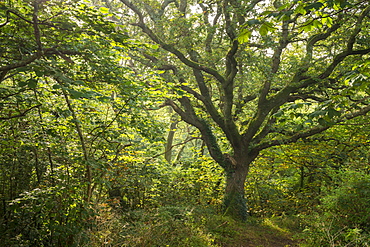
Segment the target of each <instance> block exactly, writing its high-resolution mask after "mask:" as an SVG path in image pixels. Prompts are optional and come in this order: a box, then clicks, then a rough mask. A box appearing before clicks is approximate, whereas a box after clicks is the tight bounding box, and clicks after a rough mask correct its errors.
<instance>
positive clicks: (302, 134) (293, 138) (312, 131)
mask: <svg viewBox="0 0 370 247" xmlns="http://www.w3.org/2000/svg"><path fill="white" fill-rule="evenodd" d="M369 111H370V105H368V106H366V107H364V108H362V109H360V110H358V111H355V112H352V113H348V114H345V115H344V116H343V117H342V118H340V119H338V120H337V121H335V124H341V123H343V122H345V121H347V120H350V119H353V118H356V117H359V116H363V115H366V114H367V113H368V112H369ZM330 127H331V126H329V125H327V126H322V125H319V126H316V127H313V128H311V129H308V130H306V131H303V132H299V133H296V134H295V135H293V136H291V137H289V138H282V139H278V140H273V141H267V142H263V143H261V144H259V145H258V146H256V147H255V149H256V150H258V151H261V150H263V149H266V148H269V147H273V146H279V145H283V144H289V143H294V142H297V141H298V140H299V139H301V138H305V137H310V136H313V135H315V134H319V133H321V132H323V131H325V130H327V129H329V128H330Z"/></svg>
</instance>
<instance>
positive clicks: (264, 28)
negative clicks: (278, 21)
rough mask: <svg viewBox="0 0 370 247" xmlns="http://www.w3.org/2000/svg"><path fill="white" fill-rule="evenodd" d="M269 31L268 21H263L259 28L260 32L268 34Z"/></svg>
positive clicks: (263, 34) (262, 34)
mask: <svg viewBox="0 0 370 247" xmlns="http://www.w3.org/2000/svg"><path fill="white" fill-rule="evenodd" d="M268 32H269V28H268V26H267V25H266V23H263V24H262V26H261V27H260V29H259V33H260V34H261V36H266V35H267V33H268Z"/></svg>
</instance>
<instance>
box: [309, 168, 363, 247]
mask: <svg viewBox="0 0 370 247" xmlns="http://www.w3.org/2000/svg"><path fill="white" fill-rule="evenodd" d="M347 175H348V174H347ZM350 175H351V176H352V177H351V180H350V181H348V182H346V183H343V184H342V185H341V186H338V188H336V189H335V190H333V191H332V192H331V193H330V194H329V195H328V196H326V197H324V198H323V199H322V200H321V203H322V204H321V205H320V207H318V211H317V212H316V214H314V215H311V216H307V217H306V218H305V220H306V222H307V224H308V226H307V227H306V229H305V231H304V233H303V235H304V237H305V239H306V240H307V242H308V243H309V246H323V247H324V246H370V177H369V176H358V175H356V174H350Z"/></svg>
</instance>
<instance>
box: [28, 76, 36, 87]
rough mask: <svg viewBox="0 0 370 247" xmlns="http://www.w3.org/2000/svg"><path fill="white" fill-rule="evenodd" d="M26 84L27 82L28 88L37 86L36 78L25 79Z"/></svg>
mask: <svg viewBox="0 0 370 247" xmlns="http://www.w3.org/2000/svg"><path fill="white" fill-rule="evenodd" d="M27 84H28V87H29V88H36V86H37V80H36V79H33V78H31V79H29V80H28V81H27Z"/></svg>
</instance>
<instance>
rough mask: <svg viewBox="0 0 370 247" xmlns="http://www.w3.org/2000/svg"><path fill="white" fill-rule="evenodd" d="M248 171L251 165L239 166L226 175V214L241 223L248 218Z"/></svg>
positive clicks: (224, 204)
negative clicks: (246, 192)
mask: <svg viewBox="0 0 370 247" xmlns="http://www.w3.org/2000/svg"><path fill="white" fill-rule="evenodd" d="M248 171H249V165H248V166H241V165H238V166H237V167H235V169H234V170H233V171H230V172H228V173H227V174H226V188H225V196H224V202H223V206H224V214H225V215H228V216H231V217H232V218H234V219H237V220H241V221H245V220H246V219H247V216H248V209H247V201H246V199H245V193H244V185H245V180H246V177H247V175H248Z"/></svg>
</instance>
